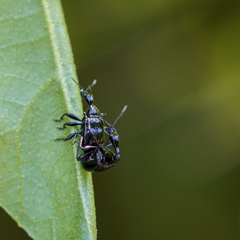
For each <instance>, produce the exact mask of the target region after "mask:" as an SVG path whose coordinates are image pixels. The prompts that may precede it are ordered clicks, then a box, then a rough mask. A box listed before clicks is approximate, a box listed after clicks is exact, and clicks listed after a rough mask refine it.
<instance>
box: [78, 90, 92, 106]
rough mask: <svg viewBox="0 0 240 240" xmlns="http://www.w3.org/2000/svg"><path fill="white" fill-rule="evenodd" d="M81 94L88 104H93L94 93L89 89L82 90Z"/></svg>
mask: <svg viewBox="0 0 240 240" xmlns="http://www.w3.org/2000/svg"><path fill="white" fill-rule="evenodd" d="M81 95H82V96H83V97H84V98H85V100H86V101H87V103H88V105H92V104H93V95H92V93H88V92H87V91H81Z"/></svg>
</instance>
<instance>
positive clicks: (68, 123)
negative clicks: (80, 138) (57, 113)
mask: <svg viewBox="0 0 240 240" xmlns="http://www.w3.org/2000/svg"><path fill="white" fill-rule="evenodd" d="M81 124H82V123H76V122H67V123H64V124H63V127H57V129H59V130H63V129H64V128H65V127H66V126H71V127H73V126H78V125H81Z"/></svg>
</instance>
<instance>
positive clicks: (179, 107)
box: [62, 0, 240, 240]
mask: <svg viewBox="0 0 240 240" xmlns="http://www.w3.org/2000/svg"><path fill="white" fill-rule="evenodd" d="M62 3H63V7H64V12H65V17H66V22H67V25H68V30H69V34H70V38H71V42H72V46H73V52H74V54H75V63H76V65H77V69H78V76H79V79H80V81H81V82H84V83H85V84H88V83H90V82H91V81H92V80H93V79H97V80H98V83H97V85H96V87H94V89H93V93H94V96H95V103H96V105H97V106H98V107H99V109H100V110H101V111H102V112H106V113H107V114H108V115H107V116H106V118H107V120H108V121H109V122H113V121H114V120H115V118H116V116H117V115H118V114H119V112H120V111H121V109H122V107H123V106H124V105H126V104H128V105H129V107H128V109H127V111H126V113H125V114H124V116H123V117H122V118H121V119H120V120H119V122H118V123H117V125H116V128H117V129H118V132H119V134H120V137H121V145H120V147H121V156H122V160H121V162H119V164H118V165H117V166H116V167H114V168H113V169H111V170H109V171H107V172H104V173H101V174H94V189H95V197H96V207H97V225H98V239H99V240H103V239H104V240H108V239H109V240H112V239H115V240H118V239H119V240H122V239H138V240H142V239H149V238H151V239H162V240H175V239H178V240H182V239H183V240H192V239H194V240H202V239H204V240H219V239H224V240H225V239H228V240H235V239H239V234H240V229H239V205H240V193H239V189H240V150H239V149H240V148H239V145H240V104H239V102H240V90H239V89H240V81H239V79H240V68H239V62H240V61H239V60H240V59H239V58H240V53H239V52H240V46H239V45H240V42H239V35H240V31H239V29H240V15H239V10H240V3H239V1H236V0H231V1H226V0H225V1H216V0H214V1H213V0H212V1H211V0H210V1H209V0H208V1H206V0H205V1H187V0H184V1H158V0H151V1H126V0H121V1H120V0H118V1H106V0H102V1H67V0H63V1H62Z"/></svg>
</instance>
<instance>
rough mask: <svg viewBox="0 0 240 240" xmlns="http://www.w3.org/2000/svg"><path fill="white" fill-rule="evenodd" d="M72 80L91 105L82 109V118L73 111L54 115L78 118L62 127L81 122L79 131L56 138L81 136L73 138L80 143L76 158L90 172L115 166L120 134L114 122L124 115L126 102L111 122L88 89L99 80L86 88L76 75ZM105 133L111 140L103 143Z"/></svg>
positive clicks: (66, 139)
mask: <svg viewBox="0 0 240 240" xmlns="http://www.w3.org/2000/svg"><path fill="white" fill-rule="evenodd" d="M72 80H73V81H74V82H75V83H76V84H77V85H78V86H79V88H80V93H81V95H82V96H83V97H84V98H85V100H86V101H87V103H88V109H87V111H86V112H84V113H83V118H82V119H80V118H78V117H76V116H75V115H74V114H72V113H64V114H63V115H62V116H61V118H60V119H54V121H55V122H59V121H61V120H62V119H63V117H64V116H67V117H69V118H71V119H74V120H76V121H78V122H67V123H64V124H63V127H58V129H60V130H63V129H64V128H65V126H78V125H80V126H81V127H80V132H77V133H72V134H70V135H69V136H68V137H67V138H57V139H56V140H57V141H58V140H64V141H68V140H70V139H72V138H76V137H79V138H80V141H79V142H78V141H74V142H73V144H76V143H77V144H78V146H77V154H76V159H77V161H81V163H82V166H83V168H84V169H85V170H86V171H89V172H100V171H104V170H107V169H109V168H111V167H113V166H115V164H116V163H117V162H118V161H119V160H120V150H119V135H118V133H117V131H116V129H115V128H114V125H115V124H116V122H117V120H118V119H119V118H120V117H121V116H122V115H123V113H124V112H125V110H126V109H127V106H125V107H124V108H123V110H122V111H121V113H120V115H119V116H118V117H117V119H116V120H115V122H114V123H113V125H111V124H109V123H108V122H107V121H106V120H105V119H104V118H103V117H104V116H105V114H102V113H100V111H99V110H98V108H97V107H96V106H95V105H93V95H92V94H91V93H89V92H88V90H89V89H91V87H92V86H94V85H95V84H96V80H94V81H93V83H92V84H91V86H89V87H88V88H87V89H86V90H84V88H82V87H81V86H80V85H79V84H78V83H77V82H76V81H75V80H74V79H73V78H72ZM105 134H106V135H107V136H108V141H107V142H106V143H105V144H104V140H105ZM110 146H112V147H113V148H114V150H115V153H114V152H113V151H112V150H111V149H109V148H108V147H110ZM80 148H81V149H82V150H83V154H82V155H80V156H79V149H80Z"/></svg>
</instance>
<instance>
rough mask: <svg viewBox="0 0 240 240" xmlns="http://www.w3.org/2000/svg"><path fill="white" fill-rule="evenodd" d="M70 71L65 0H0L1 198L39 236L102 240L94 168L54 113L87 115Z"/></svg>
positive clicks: (70, 61)
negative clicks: (87, 166)
mask: <svg viewBox="0 0 240 240" xmlns="http://www.w3.org/2000/svg"><path fill="white" fill-rule="evenodd" d="M71 77H75V78H76V76H75V66H74V63H73V57H72V53H71V47H70V43H69V39H68V35H67V31H66V26H65V21H64V17H63V14H62V9H61V4H60V1H58V0H42V1H40V0H31V1H29V0H11V1H9V0H0V110H1V111H0V119H1V124H0V204H1V206H2V207H3V208H4V209H5V210H6V211H7V212H8V213H9V214H10V215H11V216H12V217H13V218H14V219H15V220H16V222H17V223H18V224H19V226H21V227H23V228H24V229H25V230H26V231H27V232H28V234H29V235H30V236H31V237H32V238H36V239H58V240H59V239H96V228H95V208H94V199H93V189H92V178H91V174H90V173H87V172H86V171H84V170H82V168H81V165H80V163H79V162H77V161H76V159H75V148H74V147H73V146H72V145H71V142H61V141H60V142H56V141H54V139H55V138H57V137H66V136H67V135H68V134H70V128H68V129H67V130H64V131H60V130H57V129H56V127H57V126H61V124H62V123H56V122H53V121H52V119H53V118H59V117H60V116H61V115H62V114H63V113H65V112H72V113H74V114H76V115H77V116H79V117H81V116H82V107H81V105H80V95H79V89H78V87H77V86H76V84H75V83H74V82H73V81H72V80H71ZM66 120H67V119H66ZM76 131H77V128H75V129H72V132H76ZM78 131H79V130H78Z"/></svg>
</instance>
